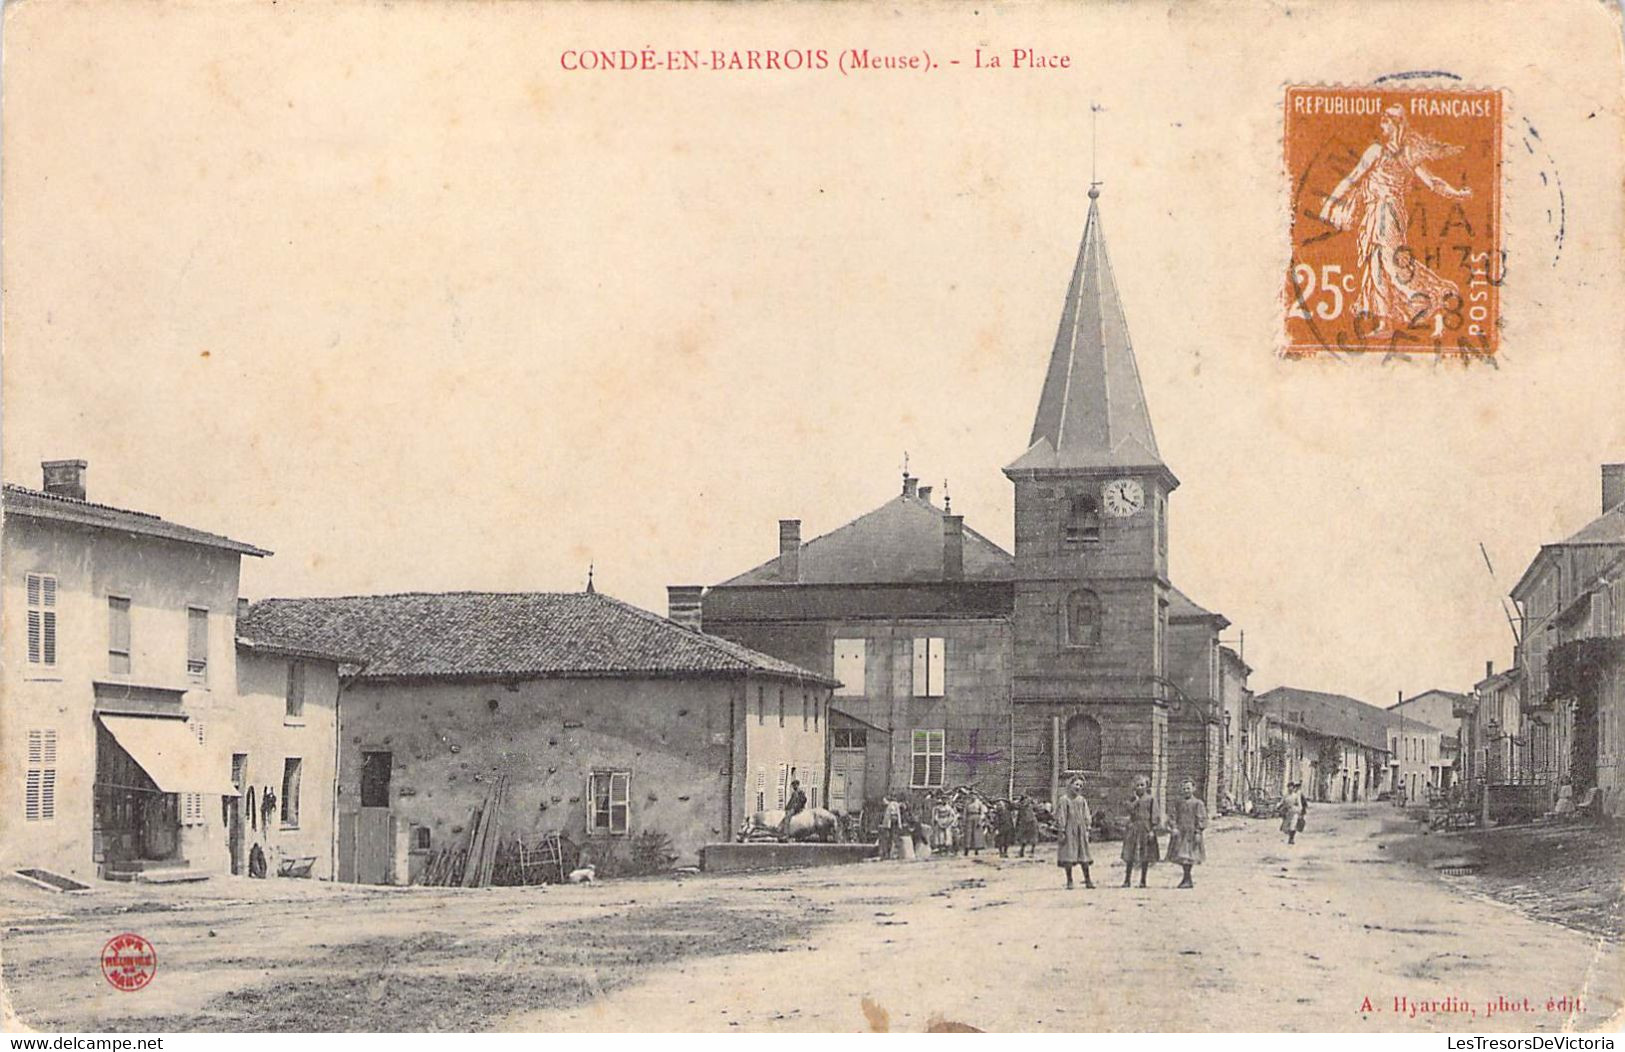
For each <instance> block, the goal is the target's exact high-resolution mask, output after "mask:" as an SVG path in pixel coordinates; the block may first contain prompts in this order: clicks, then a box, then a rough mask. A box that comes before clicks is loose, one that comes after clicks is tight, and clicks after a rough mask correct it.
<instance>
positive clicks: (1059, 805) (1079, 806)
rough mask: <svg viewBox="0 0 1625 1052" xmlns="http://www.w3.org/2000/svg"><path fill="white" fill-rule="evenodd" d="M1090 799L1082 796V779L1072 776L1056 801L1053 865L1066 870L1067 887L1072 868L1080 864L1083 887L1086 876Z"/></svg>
mask: <svg viewBox="0 0 1625 1052" xmlns="http://www.w3.org/2000/svg"><path fill="white" fill-rule="evenodd" d="M1089 821H1090V819H1089V801H1088V800H1086V799H1084V796H1083V779H1082V778H1074V779H1072V781H1071V782H1069V783H1068V784H1067V787H1066V792H1065V793H1063V794H1062V795H1061V799H1059V800H1058V801H1056V803H1055V832H1056V843H1055V864H1056V865H1058V866H1060V867H1061V868H1062V869H1064V870H1066V886H1067V887H1069V888H1070V887H1072V886H1073V885H1072V867H1073V866H1082V867H1083V886H1084V887H1086V888H1092V887H1094V886H1095V882H1094V881H1092V880H1090V879H1089V863H1090V861H1091V860H1090V858H1089Z"/></svg>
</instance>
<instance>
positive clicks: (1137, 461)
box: [1010, 183, 1167, 471]
mask: <svg viewBox="0 0 1625 1052" xmlns="http://www.w3.org/2000/svg"><path fill="white" fill-rule="evenodd" d="M1029 443H1030V445H1029V448H1028V450H1027V452H1026V453H1025V454H1023V455H1022V456H1021V458H1020V459H1018V460H1017V461H1016V462H1015V463H1014V464H1012V465H1010V468H1011V469H1012V470H1028V469H1038V470H1044V469H1049V470H1057V469H1059V470H1066V469H1086V468H1112V467H1124V468H1128V467H1159V468H1162V469H1163V470H1164V471H1166V470H1167V468H1166V467H1165V466H1164V465H1163V463H1162V457H1161V455H1160V454H1159V453H1158V452H1157V440H1156V436H1155V435H1153V434H1152V431H1151V414H1150V413H1149V412H1148V411H1147V409H1146V404H1145V391H1144V389H1143V388H1142V387H1141V386H1140V370H1139V367H1138V366H1137V365H1136V363H1135V361H1134V348H1133V346H1132V345H1131V344H1130V342H1129V333H1128V322H1127V320H1126V319H1125V318H1124V316H1123V305H1122V303H1121V302H1120V301H1119V300H1118V297H1117V283H1116V281H1115V280H1114V279H1113V278H1112V268H1111V262H1110V260H1108V259H1107V256H1106V239H1105V235H1104V234H1103V233H1102V231H1101V225H1100V184H1099V183H1093V184H1091V185H1090V187H1089V218H1088V219H1087V221H1086V222H1085V223H1084V227H1083V242H1082V244H1081V245H1080V246H1079V248H1078V258H1077V262H1076V263H1075V264H1074V266H1073V268H1072V281H1071V282H1070V284H1069V285H1068V286H1067V291H1066V301H1065V303H1064V304H1063V305H1062V308H1061V325H1060V329H1059V331H1057V333H1056V335H1055V348H1054V350H1053V351H1052V352H1051V354H1050V363H1049V372H1048V374H1047V375H1046V377H1045V379H1044V390H1043V393H1042V395H1041V396H1040V397H1039V400H1038V414H1037V416H1036V417H1035V418H1034V420H1033V431H1032V437H1031V439H1029Z"/></svg>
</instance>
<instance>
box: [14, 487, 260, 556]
mask: <svg viewBox="0 0 1625 1052" xmlns="http://www.w3.org/2000/svg"><path fill="white" fill-rule="evenodd" d="M0 504H3V506H4V509H5V513H6V514H7V515H21V516H23V517H25V518H30V519H43V520H48V521H52V522H65V523H73V524H75V525H79V526H92V527H95V528H97V529H103V530H112V531H114V532H117V533H132V534H137V535H139V536H142V537H159V538H162V539H164V540H166V541H180V542H182V543H184V544H200V545H203V546H204V547H207V548H219V549H222V550H223V551H228V552H236V553H237V554H238V555H254V556H261V557H263V556H267V555H270V554H271V553H270V552H268V551H266V550H265V549H264V548H258V547H255V546H254V545H252V544H249V543H247V542H245V541H234V540H232V539H231V538H230V537H222V536H221V535H220V534H218V533H208V532H205V531H204V530H196V529H193V528H192V527H190V526H182V525H181V524H180V523H177V522H169V521H167V520H165V519H160V518H159V517H158V516H156V515H151V514H148V513H147V512H144V511H130V510H129V509H127V508H115V507H113V506H111V505H108V504H93V503H91V502H90V501H88V500H78V499H76V498H74V497H64V496H61V495H60V494H56V493H46V492H44V491H42V490H36V489H29V488H28V487H26V486H19V485H17V484H15V483H12V482H7V483H6V484H5V486H4V487H3V488H0Z"/></svg>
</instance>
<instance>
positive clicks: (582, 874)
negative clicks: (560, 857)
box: [570, 866, 596, 884]
mask: <svg viewBox="0 0 1625 1052" xmlns="http://www.w3.org/2000/svg"><path fill="white" fill-rule="evenodd" d="M595 873H596V869H595V868H594V867H593V866H582V867H581V868H580V869H572V870H571V871H570V883H572V884H591V883H592V882H593V880H594V875H595Z"/></svg>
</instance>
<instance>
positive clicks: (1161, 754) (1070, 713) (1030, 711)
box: [1015, 701, 1168, 815]
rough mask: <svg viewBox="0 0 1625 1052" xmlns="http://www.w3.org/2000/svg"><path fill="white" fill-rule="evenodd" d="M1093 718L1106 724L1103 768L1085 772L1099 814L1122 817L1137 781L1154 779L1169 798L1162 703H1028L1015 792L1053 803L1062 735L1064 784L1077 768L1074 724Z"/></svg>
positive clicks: (1020, 717) (1019, 714) (1018, 727)
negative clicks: (1071, 741) (1071, 742)
mask: <svg viewBox="0 0 1625 1052" xmlns="http://www.w3.org/2000/svg"><path fill="white" fill-rule="evenodd" d="M1079 716H1088V717H1091V718H1093V719H1094V720H1096V721H1097V722H1098V723H1099V724H1100V729H1101V752H1102V760H1103V762H1102V764H1101V769H1100V770H1098V771H1095V770H1087V769H1084V770H1083V772H1082V773H1083V778H1084V795H1085V796H1087V797H1088V799H1089V806H1090V807H1091V808H1093V809H1094V810H1096V811H1097V812H1103V813H1106V814H1111V815H1118V814H1121V813H1122V812H1123V811H1124V810H1125V808H1126V807H1127V802H1128V798H1129V793H1130V790H1131V789H1132V788H1133V786H1134V781H1135V779H1136V778H1140V777H1142V776H1143V777H1146V778H1149V779H1151V782H1152V785H1153V787H1154V788H1156V789H1157V790H1158V791H1159V798H1160V799H1163V800H1166V799H1167V798H1168V797H1167V794H1166V786H1167V784H1168V758H1167V755H1166V753H1167V742H1168V718H1167V712H1166V710H1165V709H1164V707H1163V706H1162V705H1161V704H1160V703H1155V702H1149V701H1128V702H1118V703H1109V702H1108V703H1093V704H1078V703H1027V704H1018V705H1017V706H1016V707H1015V749H1016V753H1015V755H1016V765H1015V773H1016V778H1015V790H1016V792H1017V793H1022V794H1026V795H1029V796H1034V797H1037V798H1039V799H1049V798H1050V793H1051V785H1052V778H1053V777H1054V774H1055V771H1056V764H1055V759H1056V756H1057V750H1056V739H1057V737H1059V759H1060V764H1059V768H1060V772H1061V774H1060V781H1061V782H1062V783H1064V782H1065V781H1066V780H1067V778H1068V777H1069V774H1070V773H1071V772H1072V771H1075V770H1076V769H1077V759H1076V757H1073V756H1071V755H1069V749H1068V745H1067V737H1068V736H1067V728H1068V725H1069V723H1070V721H1071V720H1073V719H1074V718H1075V717H1079Z"/></svg>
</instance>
